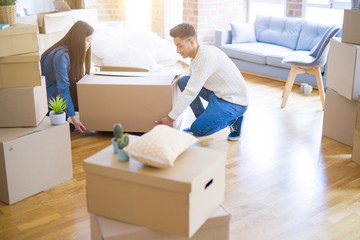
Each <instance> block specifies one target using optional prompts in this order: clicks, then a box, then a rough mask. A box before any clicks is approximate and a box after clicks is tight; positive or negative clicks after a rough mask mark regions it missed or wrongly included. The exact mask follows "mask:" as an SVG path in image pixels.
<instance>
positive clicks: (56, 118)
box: [49, 111, 66, 125]
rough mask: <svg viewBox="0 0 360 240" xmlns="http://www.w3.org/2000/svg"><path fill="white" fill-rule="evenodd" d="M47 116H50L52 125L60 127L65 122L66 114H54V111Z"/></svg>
mask: <svg viewBox="0 0 360 240" xmlns="http://www.w3.org/2000/svg"><path fill="white" fill-rule="evenodd" d="M49 116H50V122H51V124H52V125H61V124H64V123H65V122H66V113H65V112H62V113H59V114H56V113H55V112H54V111H51V112H50V114H49Z"/></svg>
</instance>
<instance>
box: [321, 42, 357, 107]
mask: <svg viewBox="0 0 360 240" xmlns="http://www.w3.org/2000/svg"><path fill="white" fill-rule="evenodd" d="M326 85H327V87H329V88H331V89H333V90H335V91H336V92H337V93H339V94H340V95H342V96H344V97H346V98H347V99H349V100H356V101H357V99H358V96H359V94H360V45H359V46H358V45H353V44H347V43H342V42H339V41H336V40H333V39H332V40H331V41H330V50H329V58H328V72H327V81H326Z"/></svg>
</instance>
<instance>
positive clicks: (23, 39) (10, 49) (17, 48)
mask: <svg viewBox="0 0 360 240" xmlns="http://www.w3.org/2000/svg"><path fill="white" fill-rule="evenodd" d="M37 32H38V28H37V26H34V25H26V24H16V25H14V26H11V27H9V28H5V29H2V30H1V31H0V46H1V47H0V57H8V56H13V55H17V54H24V53H31V52H36V51H39V45H38V38H37Z"/></svg>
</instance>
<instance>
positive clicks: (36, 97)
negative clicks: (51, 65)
mask: <svg viewBox="0 0 360 240" xmlns="http://www.w3.org/2000/svg"><path fill="white" fill-rule="evenodd" d="M47 103H48V101H47V95H46V83H45V77H42V80H41V86H36V87H24V88H3V89H0V116H1V117H0V127H36V126H37V125H38V124H39V123H40V122H41V121H42V120H43V118H44V117H45V115H46V113H47V112H48V104H47Z"/></svg>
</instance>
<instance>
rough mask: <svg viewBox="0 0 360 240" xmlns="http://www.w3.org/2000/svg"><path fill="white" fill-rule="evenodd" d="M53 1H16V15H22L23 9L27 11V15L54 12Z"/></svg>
mask: <svg viewBox="0 0 360 240" xmlns="http://www.w3.org/2000/svg"><path fill="white" fill-rule="evenodd" d="M53 1H54V0H17V2H16V9H17V13H18V14H20V15H24V11H23V9H24V8H26V9H27V11H28V14H29V15H30V14H36V13H41V12H49V11H54V10H55V7H54V4H53Z"/></svg>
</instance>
